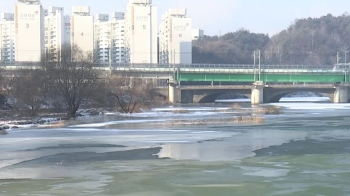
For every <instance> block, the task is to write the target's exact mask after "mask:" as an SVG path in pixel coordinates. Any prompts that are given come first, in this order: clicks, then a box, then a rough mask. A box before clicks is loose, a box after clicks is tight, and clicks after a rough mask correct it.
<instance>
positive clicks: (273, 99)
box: [265, 89, 334, 103]
mask: <svg viewBox="0 0 350 196" xmlns="http://www.w3.org/2000/svg"><path fill="white" fill-rule="evenodd" d="M294 93H314V94H316V95H319V96H320V95H321V96H323V97H328V98H329V99H330V101H332V102H333V100H334V92H322V91H321V92H320V91H319V90H314V91H313V90H306V91H305V90H298V89H295V90H287V91H277V92H275V93H271V94H268V95H266V96H265V103H277V102H279V101H280V100H281V99H282V98H283V97H285V96H286V95H289V94H294Z"/></svg>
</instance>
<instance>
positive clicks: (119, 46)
mask: <svg viewBox="0 0 350 196" xmlns="http://www.w3.org/2000/svg"><path fill="white" fill-rule="evenodd" d="M94 31H95V32H94V41H95V52H94V54H95V59H96V60H97V62H99V63H113V64H115V63H125V62H126V60H125V44H124V37H125V34H124V33H125V20H124V13H122V12H113V13H112V14H111V16H109V15H107V14H97V15H96V16H95V28H94Z"/></svg>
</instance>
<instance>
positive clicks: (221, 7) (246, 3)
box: [0, 0, 350, 36]
mask: <svg viewBox="0 0 350 196" xmlns="http://www.w3.org/2000/svg"><path fill="white" fill-rule="evenodd" d="M127 1H128V0H41V3H42V5H43V7H44V8H48V7H50V6H60V7H64V8H65V12H66V13H67V14H70V13H71V7H72V6H73V5H89V6H90V10H91V13H92V14H98V13H100V14H109V13H111V12H125V10H126V4H127ZM15 2H16V0H0V13H2V12H13V10H14V4H15ZM153 5H155V6H157V7H158V18H159V21H160V20H161V15H162V14H163V13H165V12H166V11H167V10H168V9H170V8H186V9H187V14H188V16H190V17H191V18H192V22H193V28H200V29H203V30H204V33H205V34H206V35H223V34H225V33H228V32H235V31H237V30H238V29H242V28H244V29H247V30H249V31H251V32H255V33H264V34H269V35H270V36H272V35H275V34H277V33H278V32H280V31H282V30H283V29H286V28H287V27H288V26H289V25H290V24H292V23H293V22H294V21H295V19H298V18H299V19H300V18H308V17H312V18H315V17H320V16H323V15H327V14H329V13H330V14H332V15H335V16H339V15H342V14H344V13H346V12H347V11H348V10H349V9H350V1H349V0H153Z"/></svg>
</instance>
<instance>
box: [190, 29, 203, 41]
mask: <svg viewBox="0 0 350 196" xmlns="http://www.w3.org/2000/svg"><path fill="white" fill-rule="evenodd" d="M203 37H204V31H203V30H202V29H192V40H199V39H202V38H203Z"/></svg>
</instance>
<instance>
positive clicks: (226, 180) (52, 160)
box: [0, 100, 350, 196]
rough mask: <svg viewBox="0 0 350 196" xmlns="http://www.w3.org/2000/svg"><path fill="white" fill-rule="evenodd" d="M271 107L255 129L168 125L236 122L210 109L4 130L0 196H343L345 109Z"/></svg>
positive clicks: (348, 147) (347, 156) (349, 132)
mask: <svg viewBox="0 0 350 196" xmlns="http://www.w3.org/2000/svg"><path fill="white" fill-rule="evenodd" d="M290 101H292V100H290ZM276 105H279V106H281V107H283V108H284V110H283V111H284V112H283V114H279V115H266V116H264V119H265V120H264V123H263V124H232V123H220V124H197V125H196V124H193V125H178V124H176V123H173V124H172V123H169V122H172V121H174V120H183V121H189V120H193V121H196V120H204V121H206V120H207V121H213V119H214V120H215V119H222V118H227V117H230V116H234V115H235V113H234V112H222V111H221V112H220V110H225V109H227V107H228V105H225V104H223V105H222V104H216V105H211V106H191V107H189V106H187V107H186V106H184V107H182V108H158V109H154V110H152V111H149V112H145V113H141V114H135V115H133V117H138V118H136V119H131V120H124V121H103V122H101V120H94V119H93V118H91V119H90V120H89V121H88V122H85V123H79V124H75V125H70V126H65V127H62V128H29V129H21V130H12V131H10V134H8V135H6V136H0V195H1V196H15V195H16V196H17V195H19V196H22V195H23V196H66V195H67V196H80V195H81V196H85V195H98V196H111V195H118V196H119V195H120V196H197V195H198V196H207V195H208V196H221V195H242V196H250V195H298V196H299V195H302V196H305V195H310V196H311V195H312V196H314V195H318V196H321V195H330V196H337V195H339V196H349V195H350V105H349V104H331V103H278V104H276ZM248 109H249V108H248ZM173 110H189V112H188V113H175V112H174V111H173Z"/></svg>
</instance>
